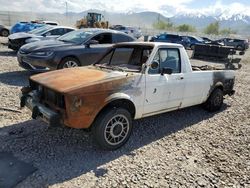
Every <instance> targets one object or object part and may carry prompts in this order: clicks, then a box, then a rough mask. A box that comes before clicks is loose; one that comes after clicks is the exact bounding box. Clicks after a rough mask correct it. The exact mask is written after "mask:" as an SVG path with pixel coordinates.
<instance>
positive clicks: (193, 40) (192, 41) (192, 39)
mask: <svg viewBox="0 0 250 188" xmlns="http://www.w3.org/2000/svg"><path fill="white" fill-rule="evenodd" d="M183 38H186V41H189V42H188V43H187V47H188V48H190V49H192V50H194V47H195V45H196V44H204V43H205V41H204V40H203V39H202V38H200V37H196V36H183Z"/></svg>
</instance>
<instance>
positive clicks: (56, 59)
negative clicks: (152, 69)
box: [17, 29, 135, 72]
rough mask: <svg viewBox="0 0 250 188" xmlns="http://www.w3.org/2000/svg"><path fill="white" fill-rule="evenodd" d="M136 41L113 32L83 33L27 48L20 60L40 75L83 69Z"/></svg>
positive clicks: (22, 49)
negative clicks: (110, 50) (112, 48)
mask: <svg viewBox="0 0 250 188" xmlns="http://www.w3.org/2000/svg"><path fill="white" fill-rule="evenodd" d="M134 40H135V39H134V38H133V37H131V36H130V35H127V34H125V33H123V32H119V31H114V30H110V29H80V30H77V31H73V32H70V33H68V34H66V35H64V36H61V37H59V38H58V39H57V40H54V41H40V42H34V43H30V44H26V45H24V46H23V47H22V48H21V49H20V50H19V52H18V54H17V57H18V62H19V65H20V66H21V67H23V68H25V69H27V70H31V71H37V72H40V71H44V70H48V69H50V70H55V69H62V68H70V67H76V66H84V65H89V64H91V63H93V62H94V61H95V60H97V59H98V58H99V57H100V56H101V55H102V54H103V53H105V51H106V50H107V48H108V47H110V46H111V44H113V43H118V42H130V41H134Z"/></svg>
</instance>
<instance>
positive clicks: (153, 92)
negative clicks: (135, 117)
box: [143, 48, 185, 116]
mask: <svg viewBox="0 0 250 188" xmlns="http://www.w3.org/2000/svg"><path fill="white" fill-rule="evenodd" d="M153 62H154V63H156V62H157V63H158V66H157V67H153V68H152V66H150V67H149V68H148V72H147V73H146V92H145V102H144V113H143V116H149V115H153V114H157V113H161V112H164V111H171V110H174V109H178V108H179V107H180V106H181V103H182V101H183V94H184V91H185V82H184V75H183V73H182V72H181V58H180V52H179V49H177V48H162V49H159V50H158V51H157V53H156V54H155V56H154V59H153ZM163 68H171V69H172V74H162V73H161V72H162V70H163Z"/></svg>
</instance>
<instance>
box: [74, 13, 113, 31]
mask: <svg viewBox="0 0 250 188" xmlns="http://www.w3.org/2000/svg"><path fill="white" fill-rule="evenodd" d="M102 19H103V15H102V14H99V13H94V12H88V14H87V16H86V17H85V18H83V19H81V20H78V21H77V22H76V27H77V28H78V29H81V28H89V27H91V28H108V26H109V23H108V22H107V21H103V20H102Z"/></svg>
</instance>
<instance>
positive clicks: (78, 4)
mask: <svg viewBox="0 0 250 188" xmlns="http://www.w3.org/2000/svg"><path fill="white" fill-rule="evenodd" d="M66 2H67V3H66ZM66 4H67V7H68V11H69V12H82V11H84V10H88V9H98V10H106V11H113V12H123V13H124V12H125V13H126V12H142V11H154V12H159V13H162V14H163V15H165V16H173V15H175V14H179V13H203V14H209V15H216V14H220V13H221V12H228V13H245V14H247V15H250V0H239V1H234V0H171V1H170V0H32V1H31V0H15V1H14V0H8V1H6V0H0V10H2V11H29V12H59V13H65V12H66Z"/></svg>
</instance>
